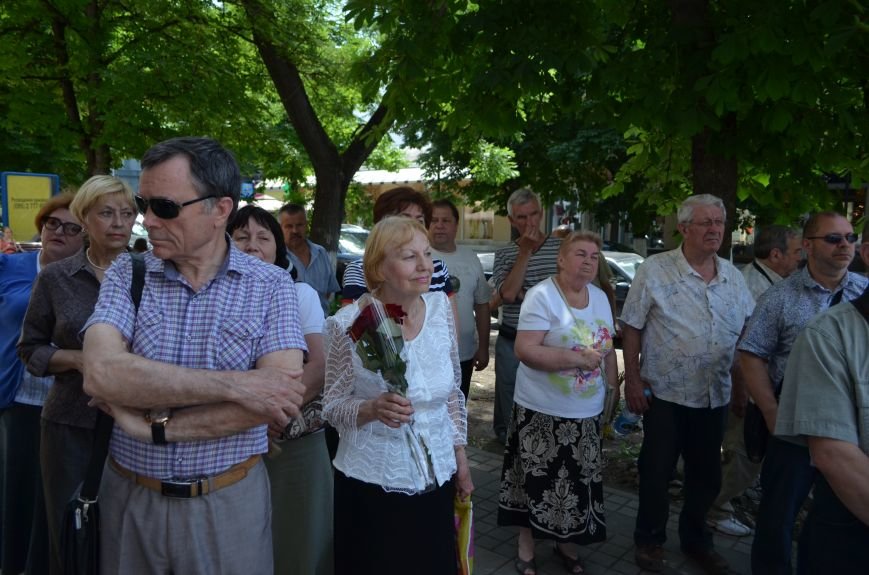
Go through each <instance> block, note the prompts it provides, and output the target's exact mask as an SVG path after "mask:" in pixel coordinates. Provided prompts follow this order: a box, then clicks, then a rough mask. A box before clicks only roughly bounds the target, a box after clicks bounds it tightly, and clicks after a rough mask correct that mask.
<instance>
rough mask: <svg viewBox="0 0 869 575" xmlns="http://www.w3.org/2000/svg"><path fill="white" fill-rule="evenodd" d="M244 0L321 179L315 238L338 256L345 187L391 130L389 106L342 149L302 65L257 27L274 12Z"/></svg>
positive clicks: (380, 109)
mask: <svg viewBox="0 0 869 575" xmlns="http://www.w3.org/2000/svg"><path fill="white" fill-rule="evenodd" d="M242 4H243V5H244V8H245V10H246V12H247V14H248V19H249V20H250V23H251V28H252V29H253V39H254V44H256V47H257V50H258V51H259V53H260V57H261V58H262V59H263V63H264V64H265V66H266V69H267V70H268V72H269V76H270V77H271V79H272V82H273V83H274V85H275V89H276V90H277V92H278V96H280V98H281V103H282V104H283V106H284V110H285V111H286V113H287V117H288V118H289V120H290V123H291V124H292V125H293V128H294V129H295V131H296V134H298V136H299V140H300V141H301V142H302V145H303V146H304V148H305V151H306V152H307V154H308V157H309V158H310V160H311V164H312V165H313V167H314V174H315V175H316V177H317V188H316V190H315V193H314V213H313V217H312V219H311V233H310V236H311V241H313V242H316V243H318V244H321V245H322V246H323V247H325V248H326V249H327V250H328V251H329V252H330V254H333V255H334V254H335V252H336V251H337V249H338V238H339V236H340V235H341V222H343V221H344V200H345V198H346V197H347V189H348V188H349V187H350V183H351V182H352V181H353V176H354V175H355V174H356V171H357V170H359V168H360V167H361V166H362V164H363V162H365V160H366V159H367V158H368V156H369V155H371V152H372V151H373V150H374V148H375V147H376V146H377V143H378V142H379V141H380V138H381V137H383V134H385V133H386V131H387V130H388V129H389V125H390V124H391V122H392V119H391V118H390V117H389V115H388V114H387V111H386V107H385V106H383V105H381V106H379V107H378V108H377V110H375V112H374V113H373V114H372V115H371V118H370V119H369V120H368V122H366V124H365V125H364V126H361V127H360V129H359V130H358V131H357V133H356V134H355V136H354V138H353V140H352V141H351V142H350V144H349V145H348V146H347V149H345V150H344V151H343V152H340V153H339V151H338V148H337V147H336V146H335V144H334V142H332V140H331V139H330V138H329V135H328V134H327V133H326V130H325V129H324V128H323V125H322V123H321V122H320V119H319V117H318V116H317V113H316V112H315V111H314V107H313V106H312V105H311V101H310V99H309V98H308V94H307V91H306V90H305V85H304V82H303V81H302V78H301V75H300V74H299V69H298V68H297V67H296V65H295V63H294V62H292V61H291V60H290V59H289V57H287V55H286V53H285V51H283V50H281V48H280V47H279V46H277V45H275V44H274V43H273V42H272V39H271V38H269V37H267V36H266V35H265V34H263V33H262V32H261V30H263V29H267V27H264V26H258V25H257V22H261V21H263V20H262V19H263V18H265V19H273V16H272V15H270V14H269V12H268V10H267V8H266V7H265V6H264V5H263V4H261V3H260V2H258V1H257V0H245V1H244V2H242Z"/></svg>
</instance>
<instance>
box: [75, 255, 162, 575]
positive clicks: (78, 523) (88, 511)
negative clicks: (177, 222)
mask: <svg viewBox="0 0 869 575" xmlns="http://www.w3.org/2000/svg"><path fill="white" fill-rule="evenodd" d="M131 257H132V259H133V280H132V285H131V286H130V295H131V296H132V298H133V306H134V308H135V310H136V312H137V313H138V311H139V302H141V300H142V290H143V288H144V287H145V260H144V259H143V258H142V257H141V255H139V254H131ZM114 423H115V421H114V420H113V419H112V418H111V417H110V416H109V415H108V414H106V413H104V412H103V411H97V425H96V431H95V433H94V443H93V448H92V450H91V457H90V460H89V461H88V467H87V471H86V473H85V478H84V481H83V482H82V484H81V486H80V487H79V488H78V489H77V490H76V493H75V494H74V495H73V497H72V499H70V501H69V503H67V505H66V509H65V511H64V515H63V522H62V523H61V532H60V560H61V564H62V566H63V572H64V574H65V575H99V572H100V512H99V507H98V505H97V503H98V502H97V492H98V491H99V488H100V480H101V479H102V477H103V467H104V466H105V463H106V456H107V455H108V452H109V440H110V439H111V437H112V427H113V426H114Z"/></svg>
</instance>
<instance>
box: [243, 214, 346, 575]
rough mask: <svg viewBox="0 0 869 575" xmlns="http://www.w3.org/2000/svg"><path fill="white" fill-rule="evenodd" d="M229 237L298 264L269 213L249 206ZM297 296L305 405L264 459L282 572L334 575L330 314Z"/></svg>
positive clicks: (269, 258)
mask: <svg viewBox="0 0 869 575" xmlns="http://www.w3.org/2000/svg"><path fill="white" fill-rule="evenodd" d="M226 231H227V233H229V234H230V236H231V237H232V239H233V241H234V242H235V245H236V246H238V248H239V249H240V250H241V251H243V252H245V253H246V254H250V255H252V256H254V257H255V258H259V259H260V260H262V261H264V262H266V263H270V264H274V265H276V266H278V267H281V268H284V269H286V268H287V267H288V266H290V261H289V259H288V258H287V248H286V247H285V246H284V238H283V233H282V232H281V226H280V224H278V222H277V220H276V219H275V218H274V217H273V216H272V215H271V214H270V213H268V212H267V211H265V210H264V209H262V208H260V207H257V206H245V207H243V208H241V209H240V210H238V213H237V214H236V215H235V218H233V220H232V222H231V223H230V224H229V226H228V227H227V230H226ZM287 279H289V278H287ZM296 295H297V297H298V299H299V321H300V323H301V328H302V334H304V336H305V343H306V344H307V345H308V359H307V361H306V362H305V366H304V371H303V373H302V383H303V384H305V403H304V406H303V407H302V418H301V419H294V420H292V421H291V422H290V424H289V425H287V427H286V428H285V429H281V428H275V427H270V428H269V437H270V438H271V439H272V440H273V441H275V443H276V444H277V447H278V449H276V450H272V452H270V453H269V456H268V457H267V458H266V459H265V460H264V461H265V464H266V469H267V470H268V473H269V480H270V481H271V495H272V546H273V549H274V558H275V573H306V574H310V575H331V573H332V569H333V562H332V462H331V460H330V458H329V452H328V450H327V449H326V439H325V433H323V427H324V425H325V423H324V421H323V382H324V377H325V370H326V358H325V355H324V353H323V323H324V320H323V308H322V307H321V306H320V298H319V296H318V295H317V292H316V291H314V288H312V287H311V286H309V285H308V284H305V283H301V282H297V283H296Z"/></svg>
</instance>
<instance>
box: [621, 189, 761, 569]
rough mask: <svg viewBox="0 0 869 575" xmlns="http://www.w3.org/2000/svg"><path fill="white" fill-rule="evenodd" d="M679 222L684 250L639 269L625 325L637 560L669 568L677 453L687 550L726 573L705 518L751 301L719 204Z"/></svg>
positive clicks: (682, 210)
mask: <svg viewBox="0 0 869 575" xmlns="http://www.w3.org/2000/svg"><path fill="white" fill-rule="evenodd" d="M678 219H679V232H680V233H681V234H682V245H681V246H679V247H678V248H677V249H675V250H672V251H669V252H664V253H661V254H656V255H653V256H651V257H649V258H647V259H646V261H644V262H643V265H642V266H640V268H639V269H638V270H637V274H636V276H635V277H634V281H633V282H632V284H631V289H630V291H629V292H628V297H627V299H626V301H625V305H624V309H623V310H622V316H621V318H620V320H621V322H622V326H623V335H622V338H623V340H622V341H623V345H624V360H625V398H626V400H627V403H628V407H629V408H630V410H631V411H632V412H634V413H642V414H644V418H643V428H644V434H643V445H642V448H641V450H640V457H639V461H638V467H639V475H640V488H639V499H640V501H639V508H638V509H637V522H636V528H635V530H634V543H635V545H636V552H635V558H636V562H637V565H639V566H640V567H641V568H643V569H646V570H649V571H656V572H657V571H662V570H663V568H664V551H663V547H662V546H663V544H664V542H665V540H666V537H667V532H666V528H667V519H668V517H669V508H670V500H669V493H668V486H669V481H670V473H671V471H672V469H673V467H674V466H675V464H676V459H677V458H678V456H679V455H680V454H681V455H682V458H683V460H684V462H685V484H684V494H685V502H684V505H683V506H682V512H681V514H680V515H679V539H680V544H681V549H682V552H683V553H685V554H686V555H688V557H690V558H691V559H692V560H694V561H695V562H696V563H697V564H698V565H699V566H700V567H701V568H702V569H703V570H704V572H706V573H727V572H728V566H727V561H726V560H725V559H724V558H723V557H721V555H719V554H718V553H716V552H715V551H714V550H713V544H712V532H711V531H710V529H709V528H708V527H707V526H706V513H707V512H708V511H709V508H710V507H711V505H712V502H713V501H714V500H715V498H716V496H717V495H718V491H719V490H720V488H721V441H722V438H723V436H724V425H725V421H726V419H727V404H728V402H729V401H730V388H731V369H732V368H733V360H734V351H735V348H736V341H737V339H738V338H739V334H740V333H741V332H742V328H743V326H744V325H745V321H746V319H747V318H748V317H749V316H750V315H751V311H752V308H753V306H754V302H753V301H752V298H751V294H750V293H749V291H748V288H747V287H746V285H745V279H744V278H743V276H742V274H741V273H739V270H737V269H736V268H735V267H733V265H732V264H731V263H730V262H729V261H727V260H725V259H723V258H720V257H718V255H717V252H718V249H719V248H720V247H721V241H722V239H723V237H724V234H725V233H726V222H725V210H724V204H723V202H722V201H721V200H720V199H719V198H717V197H715V196H712V195H709V194H701V195H696V196H691V197H689V198H688V199H686V200H685V201H684V202H682V205H681V206H680V207H679V213H678ZM641 351H642V356H641V354H640V352H641ZM641 357H642V360H641Z"/></svg>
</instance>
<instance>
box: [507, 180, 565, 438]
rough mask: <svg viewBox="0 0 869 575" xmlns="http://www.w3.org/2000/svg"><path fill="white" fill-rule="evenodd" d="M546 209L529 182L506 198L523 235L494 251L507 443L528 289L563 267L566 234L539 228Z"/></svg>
mask: <svg viewBox="0 0 869 575" xmlns="http://www.w3.org/2000/svg"><path fill="white" fill-rule="evenodd" d="M542 217H543V209H542V207H541V206H540V198H539V197H538V196H537V194H535V193H534V192H532V191H531V190H530V189H528V188H520V189H518V190H516V191H515V192H513V193H512V194H511V195H510V198H509V199H508V200H507V218H508V219H509V220H510V225H511V226H513V227H514V228H516V231H517V232H518V234H519V237H518V238H517V239H516V240H515V241H513V242H511V243H510V245H509V246H506V247H503V248H501V249H500V250H498V251H496V252H495V264H494V266H493V270H492V283H493V286H494V288H495V290H496V291H497V294H498V297H499V298H500V299H501V301H502V302H503V303H502V305H503V307H502V313H501V327H500V328H499V329H498V339H497V341H496V343H495V413H494V417H493V421H492V428H493V429H494V431H495V436H496V437H497V438H498V441H500V442H501V443H506V439H507V427H508V426H509V423H510V417H511V415H510V414H511V413H512V410H513V390H514V389H515V387H516V370H517V369H518V368H519V360H518V359H516V354H515V353H514V352H513V344H514V343H515V340H516V326H517V325H519V310H520V308H521V307H522V300H523V298H524V297H525V293H526V292H527V291H528V290H529V289H531V288H532V287H534V286H535V285H537V284H538V283H540V282H542V281H543V280H545V279H546V278H548V277H549V276H551V275H554V274H555V273H556V272H557V271H558V267H557V265H556V262H557V260H558V248H559V246H561V239H560V238H556V237H553V236H549V235H544V234H543V233H542V232H541V231H540V220H541V218H542Z"/></svg>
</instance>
